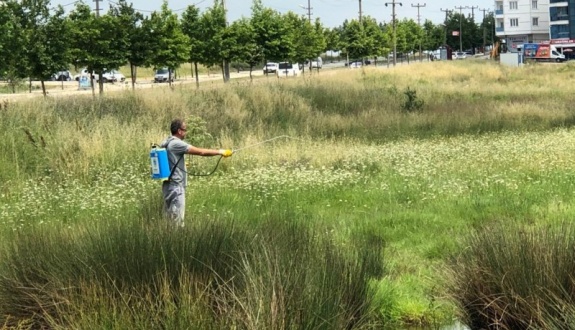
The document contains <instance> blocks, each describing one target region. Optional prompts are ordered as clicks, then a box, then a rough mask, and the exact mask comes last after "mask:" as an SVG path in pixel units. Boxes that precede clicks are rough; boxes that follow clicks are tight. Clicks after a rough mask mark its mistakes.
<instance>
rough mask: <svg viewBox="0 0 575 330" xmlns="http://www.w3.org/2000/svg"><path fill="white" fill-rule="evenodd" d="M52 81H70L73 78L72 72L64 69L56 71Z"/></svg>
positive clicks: (51, 78)
mask: <svg viewBox="0 0 575 330" xmlns="http://www.w3.org/2000/svg"><path fill="white" fill-rule="evenodd" d="M50 80H51V81H70V80H72V74H71V73H70V71H68V70H62V71H58V72H56V73H54V74H53V75H52V77H50Z"/></svg>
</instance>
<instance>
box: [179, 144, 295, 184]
mask: <svg viewBox="0 0 575 330" xmlns="http://www.w3.org/2000/svg"><path fill="white" fill-rule="evenodd" d="M282 138H283V139H292V140H300V141H301V139H298V138H294V137H291V136H289V135H280V136H276V137H273V138H271V139H267V140H264V141H261V142H257V143H254V144H250V145H248V146H245V147H241V148H237V149H232V152H233V154H235V153H236V152H239V151H241V150H245V149H250V148H255V147H257V146H260V145H262V144H266V143H270V142H272V141H274V140H278V139H282ZM222 158H223V156H220V158H219V159H218V162H217V163H216V166H215V167H214V169H213V170H212V171H211V172H210V173H208V174H190V173H188V175H190V176H210V175H212V174H214V172H215V171H216V170H217V169H218V166H219V165H220V161H221V160H222Z"/></svg>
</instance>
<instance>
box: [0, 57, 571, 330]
mask: <svg viewBox="0 0 575 330" xmlns="http://www.w3.org/2000/svg"><path fill="white" fill-rule="evenodd" d="M569 69H570V64H567V65H565V66H559V65H550V66H533V67H529V68H524V69H522V70H510V69H505V68H502V67H499V66H495V65H492V64H490V63H488V62H473V61H469V62H468V63H465V65H463V63H450V64H447V63H435V62H434V63H430V64H417V65H409V66H402V67H397V68H395V69H389V70H388V69H381V70H380V69H375V68H368V69H366V70H365V71H364V72H361V71H352V70H346V71H343V72H342V71H337V70H336V71H331V72H330V71H325V72H322V73H321V74H319V75H317V74H314V75H312V76H306V77H305V78H304V79H287V80H283V79H282V80H277V79H259V80H254V82H253V83H249V82H237V83H231V84H228V85H225V86H223V85H222V87H221V88H219V89H216V88H206V87H204V86H202V88H201V89H199V90H196V89H195V88H194V87H190V88H187V87H186V86H179V87H177V88H175V89H173V90H172V89H157V88H155V89H153V90H150V91H146V92H145V93H142V91H136V92H134V93H132V92H129V93H118V94H110V95H107V96H105V97H103V98H91V97H74V98H53V99H47V100H42V101H19V102H12V103H8V104H6V105H5V104H4V103H2V107H0V148H2V150H3V152H2V153H0V236H1V237H2V240H1V242H3V245H2V248H1V249H0V254H1V255H2V257H1V258H0V260H2V261H1V263H2V266H1V267H0V272H1V273H0V275H2V276H0V278H4V280H5V282H3V283H0V287H3V288H0V289H1V290H5V291H4V292H5V294H3V293H0V301H3V302H4V303H3V304H0V305H1V306H2V307H1V308H2V309H5V310H6V312H4V310H2V313H0V314H2V315H6V318H5V319H4V320H5V322H7V324H10V325H16V324H17V323H21V324H26V322H33V323H35V324H43V325H47V326H50V327H54V328H57V327H65V326H66V325H68V326H69V327H70V328H88V327H90V325H94V324H98V325H102V327H107V328H122V329H123V328H132V327H133V328H145V325H146V324H152V325H156V324H158V327H165V328H180V327H184V324H188V325H190V324H191V325H195V326H197V327H198V328H209V327H216V328H229V327H237V328H250V327H251V328H274V327H275V328H286V327H288V326H293V327H295V326H296V325H295V324H297V325H302V324H305V325H313V326H310V327H320V328H321V327H324V328H330V326H332V325H333V324H335V323H329V322H332V320H333V322H338V323H337V324H338V326H341V327H346V326H349V328H363V327H370V326H375V327H377V326H386V327H389V328H397V327H398V324H404V325H406V324H407V325H422V326H428V327H430V326H439V324H443V323H445V322H450V318H451V316H453V314H454V308H455V306H456V304H454V303H453V300H447V299H445V292H443V290H442V287H443V284H444V282H443V279H442V276H443V273H442V272H439V271H438V270H437V269H441V268H446V267H447V265H449V263H448V260H449V258H450V256H452V255H454V254H457V252H458V251H459V250H460V249H461V248H462V245H461V244H462V243H461V242H464V240H462V241H460V240H459V239H457V238H459V237H461V238H464V237H466V235H467V234H468V233H469V232H470V231H472V230H481V228H483V227H486V226H487V227H488V226H490V225H491V224H492V223H493V222H494V221H495V219H498V220H502V221H508V222H516V223H518V224H521V225H527V226H534V228H544V226H545V225H546V224H547V223H552V222H554V221H557V220H559V219H569V218H571V217H572V216H573V215H574V214H575V208H573V207H572V205H573V200H574V199H573V194H572V185H573V183H574V182H575V176H573V174H572V173H573V170H574V166H573V162H572V161H571V157H570V155H571V154H573V152H575V150H573V149H574V146H575V142H574V141H573V140H574V136H575V135H574V134H573V129H572V128H571V126H572V123H573V110H572V107H571V106H570V103H571V94H572V92H573V90H572V88H573V87H571V86H570V85H566V86H564V87H563V88H562V89H557V88H556V87H555V85H552V84H550V82H551V81H552V80H557V79H567V78H569V77H571V75H572V74H571V73H570V71H569ZM549 77H553V78H552V79H551V78H549ZM406 91H410V92H411V91H416V92H417V93H416V94H412V95H416V99H415V100H411V101H410V102H417V101H422V103H418V104H422V106H421V108H418V109H416V110H414V111H406V109H405V102H406V100H407V99H406ZM174 117H183V118H186V119H187V121H188V127H190V128H191V132H190V135H191V136H190V141H191V142H192V143H194V144H195V145H198V146H203V147H216V148H217V147H233V148H244V147H247V148H246V149H241V150H240V151H239V152H237V153H236V154H234V156H233V157H231V158H229V159H225V160H222V162H221V163H220V165H219V168H218V170H217V171H216V172H215V174H214V175H213V176H211V177H207V178H206V177H201V178H199V177H198V178H193V179H190V187H189V189H188V194H187V200H188V203H187V207H188V210H187V212H186V214H187V220H186V223H187V227H186V229H185V230H183V231H181V232H177V233H172V232H168V231H166V230H167V229H166V228H163V226H161V224H163V223H164V222H163V221H164V219H162V216H161V210H160V209H159V206H160V205H161V204H162V202H161V199H160V197H159V191H160V189H159V186H158V185H157V183H156V182H153V181H151V180H150V179H149V159H148V152H149V147H150V144H151V143H153V142H156V143H157V142H160V141H161V139H163V138H165V137H166V136H167V134H168V125H169V122H170V120H171V119H172V118H174ZM280 135H282V136H283V135H286V136H288V137H284V138H281V139H277V140H273V141H270V142H268V143H264V144H262V143H261V142H262V141H265V140H267V139H270V138H272V137H276V136H280ZM216 161H217V160H215V159H213V158H201V157H193V158H192V159H191V160H188V162H189V164H190V172H192V173H197V172H198V171H199V172H203V173H205V172H206V171H210V170H211V169H213V167H214V166H215V163H216ZM149 196H152V197H149ZM534 232H535V229H534ZM276 242H277V243H276ZM383 242H385V256H386V258H385V263H384V262H383V260H382V259H381V256H380V253H379V252H380V251H381V250H380V249H381V244H383ZM200 243H201V244H203V245H200ZM204 246H205V247H204ZM34 251H36V252H35V253H34ZM38 251H39V252H38ZM140 251H141V252H140ZM370 251H372V252H373V254H372V252H370ZM35 254H37V255H35ZM18 258H20V259H19V261H16V259H18ZM326 260H327V261H328V262H327V263H326ZM300 264H301V266H302V267H304V268H299V267H298V266H299V265H300ZM84 265H87V266H86V267H84ZM565 269H566V270H567V271H570V268H568V267H566V268H565ZM288 270H289V271H288ZM384 270H385V271H384ZM292 271H293V272H292ZM35 274H37V275H35ZM4 275H5V276H4ZM56 276H60V277H61V278H62V280H60V279H59V278H56ZM454 278H455V277H454ZM332 283H339V284H337V285H335V284H333V285H332ZM341 283H348V284H349V286H346V285H342V284H341ZM352 284H353V285H352ZM324 289H325V291H323V290H324ZM12 290H15V291H12ZM26 290H29V291H26ZM11 297H13V298H11ZM11 299H14V300H11ZM16 300H20V301H21V302H22V303H17V301H16ZM325 301H331V303H326V302H325ZM135 306H136V307H135ZM139 306H143V307H142V313H138V308H137V307H139ZM300 306H312V307H311V308H309V309H306V308H303V309H302V308H301V307H300ZM8 315H10V317H8ZM222 315H226V316H227V317H222ZM317 315H320V316H321V318H323V320H324V321H322V322H324V323H320V321H319V317H316V316H317ZM326 320H327V321H326ZM294 322H296V323H294ZM383 323H385V324H383ZM546 324H550V323H546ZM335 327H336V328H337V326H335ZM332 328H333V327H332Z"/></svg>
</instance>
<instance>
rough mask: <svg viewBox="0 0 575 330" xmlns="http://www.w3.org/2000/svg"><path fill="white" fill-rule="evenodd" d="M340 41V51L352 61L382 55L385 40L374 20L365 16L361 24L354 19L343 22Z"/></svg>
mask: <svg viewBox="0 0 575 330" xmlns="http://www.w3.org/2000/svg"><path fill="white" fill-rule="evenodd" d="M341 40H342V49H343V50H344V51H345V52H346V53H347V54H348V56H349V57H351V58H352V59H360V58H365V57H370V56H378V55H382V52H383V51H384V41H385V40H387V39H386V37H385V36H384V35H383V34H382V31H381V28H380V27H379V25H378V24H377V22H376V20H375V19H373V18H371V17H369V16H366V17H363V18H362V20H361V22H359V21H358V20H355V19H354V20H351V21H350V22H348V21H346V22H344V25H343V35H342V38H341Z"/></svg>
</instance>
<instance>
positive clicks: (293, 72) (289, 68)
mask: <svg viewBox="0 0 575 330" xmlns="http://www.w3.org/2000/svg"><path fill="white" fill-rule="evenodd" d="M299 70H300V69H299V64H298V63H291V62H279V63H278V71H277V75H278V77H280V78H281V77H295V76H298V75H299Z"/></svg>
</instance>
